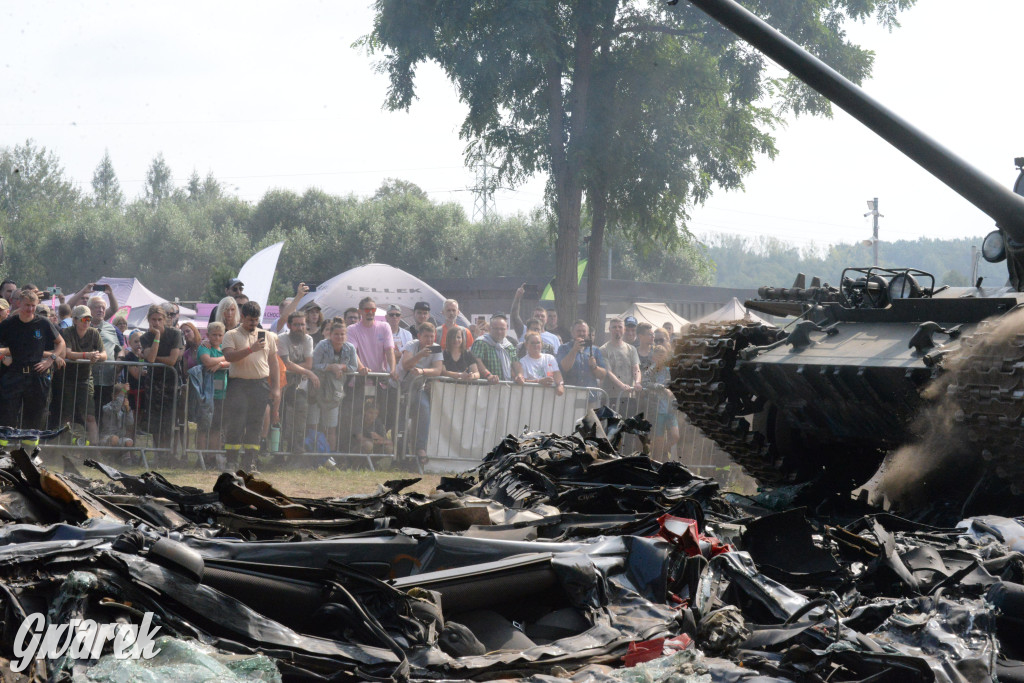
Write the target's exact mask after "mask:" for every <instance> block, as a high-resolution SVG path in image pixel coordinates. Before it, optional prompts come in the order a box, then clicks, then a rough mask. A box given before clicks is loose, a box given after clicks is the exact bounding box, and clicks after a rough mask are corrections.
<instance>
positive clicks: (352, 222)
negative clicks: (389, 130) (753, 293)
mask: <svg viewBox="0 0 1024 683" xmlns="http://www.w3.org/2000/svg"><path fill="white" fill-rule="evenodd" d="M91 189H92V191H91V192H88V191H84V190H82V189H81V188H79V187H77V186H76V185H75V184H74V183H73V182H72V181H70V180H69V179H68V178H67V177H66V175H65V173H64V170H63V168H62V167H61V164H60V161H59V159H58V158H57V156H56V155H55V154H54V153H53V152H50V151H47V150H46V149H45V148H40V147H38V146H36V145H34V144H33V143H32V142H31V141H30V142H27V143H25V144H24V145H17V146H15V147H7V148H5V147H0V235H2V236H3V237H4V239H5V241H6V246H7V255H6V258H5V260H4V263H3V264H2V265H0V272H2V274H3V276H4V277H7V276H11V277H13V278H15V279H16V281H17V282H19V283H25V282H32V283H35V284H36V285H38V286H40V287H43V286H49V285H58V286H60V287H62V288H63V289H64V290H65V291H67V290H69V289H70V288H73V287H80V286H81V285H83V284H84V283H86V282H89V281H90V280H93V279H95V278H98V277H100V276H103V275H108V276H114V277H129V276H134V277H138V278H139V279H141V280H142V281H143V282H144V283H145V284H146V285H147V286H148V287H150V288H151V289H152V290H154V291H156V292H157V293H159V294H162V295H163V296H168V297H173V296H177V297H180V298H181V299H183V300H196V299H199V300H207V301H213V300H216V299H219V298H220V297H221V296H223V281H224V280H226V279H227V278H228V277H230V276H233V275H234V274H235V273H237V272H238V269H239V267H240V266H241V265H242V264H243V263H244V262H245V261H246V259H248V258H249V257H250V256H251V255H252V254H253V253H255V252H256V251H258V250H259V249H262V248H263V247H266V246H269V245H270V244H273V243H275V242H278V241H281V240H284V241H285V246H284V250H283V252H282V254H281V259H280V262H279V265H278V269H277V273H276V277H275V281H274V288H273V290H272V293H271V301H272V302H275V303H276V302H277V301H278V300H279V299H280V298H283V297H284V296H286V295H287V294H289V293H291V292H292V291H293V289H292V287H293V286H294V285H293V283H295V282H298V281H305V282H307V283H309V282H312V283H320V282H323V281H324V280H326V279H328V278H330V277H332V276H334V275H337V274H338V273H340V272H343V271H345V270H347V269H349V268H352V267H355V266H359V265H363V264H366V263H373V262H379V263H387V264H390V265H392V266H395V267H398V268H401V269H403V270H406V271H408V272H410V273H412V274H413V275H416V276H418V277H423V278H430V277H476V276H505V275H522V276H524V277H536V278H545V277H551V276H552V274H553V273H554V248H553V238H552V222H551V219H550V216H549V214H547V213H546V212H545V211H543V210H537V211H535V212H533V213H531V214H528V215H527V214H521V215H517V216H512V217H498V218H494V219H491V220H487V221H481V222H471V221H470V220H469V219H468V218H467V216H466V214H465V211H464V210H463V209H462V207H461V205H459V204H458V203H456V202H450V201H449V202H437V201H434V200H432V199H430V198H429V197H428V196H427V194H426V193H425V192H424V191H423V190H421V189H420V188H419V187H417V186H416V185H414V184H412V183H409V182H406V181H402V180H387V181H385V182H384V183H383V184H382V185H381V187H380V188H379V189H378V190H377V192H376V193H375V194H373V196H370V197H360V196H356V195H354V194H350V195H345V196H339V195H332V194H328V193H326V192H323V191H321V190H319V189H315V188H311V189H308V190H306V191H305V192H303V193H301V194H300V193H296V192H293V191H290V190H282V189H271V190H268V191H267V192H266V193H265V194H264V195H263V197H262V198H261V199H260V200H259V201H258V202H256V203H251V202H247V201H244V200H241V199H239V198H237V197H234V196H232V195H230V194H228V193H227V192H225V191H224V189H223V186H222V184H221V183H220V182H219V181H218V180H217V179H216V178H215V177H214V176H212V175H209V176H207V177H206V178H200V177H199V175H198V174H196V173H193V174H192V175H191V176H190V177H189V178H188V180H187V181H186V182H185V183H184V184H180V185H179V184H176V183H175V182H174V179H173V175H172V173H171V169H170V168H168V166H167V164H166V162H165V161H164V159H163V157H162V155H160V156H157V158H156V159H154V161H153V163H152V165H151V166H150V169H149V172H148V173H147V180H146V185H145V191H144V194H143V196H140V197H137V198H134V199H126V198H125V197H124V196H123V194H122V192H121V189H120V186H119V183H118V181H117V176H116V174H115V172H114V167H113V164H112V162H111V160H110V158H109V156H105V157H104V158H103V160H101V162H100V164H99V165H98V166H97V168H96V173H95V175H94V177H93V182H92V188H91ZM610 243H611V245H612V246H613V249H614V252H613V253H614V267H613V273H614V275H615V277H619V278H626V279H638V280H642V279H652V280H659V281H664V282H679V283H697V284H709V283H710V278H711V267H710V264H709V263H708V262H707V261H706V259H705V257H704V255H703V252H702V251H701V250H700V248H699V247H698V246H696V245H694V244H687V243H685V242H684V243H682V244H680V245H679V246H676V247H674V248H671V249H653V248H650V247H648V248H646V249H641V248H637V247H635V246H634V245H632V244H630V243H628V242H626V241H624V240H621V239H619V240H616V239H611V240H610Z"/></svg>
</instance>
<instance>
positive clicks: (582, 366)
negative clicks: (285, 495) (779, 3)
mask: <svg viewBox="0 0 1024 683" xmlns="http://www.w3.org/2000/svg"><path fill="white" fill-rule="evenodd" d="M244 290H245V285H244V283H242V282H241V281H240V280H238V279H231V280H229V281H228V282H226V283H225V288H224V295H225V296H224V298H223V299H221V300H220V301H219V302H218V303H217V305H216V306H215V307H214V309H213V311H212V312H211V313H210V316H209V321H208V323H207V325H205V328H206V329H205V331H203V330H201V329H200V327H199V326H197V325H196V324H195V323H194V322H191V321H180V322H179V315H180V308H179V306H178V305H177V304H175V303H164V304H157V305H153V306H151V307H150V308H149V309H148V311H147V314H146V323H147V325H146V329H144V330H140V329H135V330H132V329H130V328H129V324H128V320H127V318H126V317H125V316H124V315H119V314H118V313H117V311H118V302H117V299H116V297H115V295H114V293H113V291H112V290H111V288H110V287H109V286H107V285H102V284H100V285H97V284H96V283H88V284H87V285H86V286H85V287H83V288H82V289H81V290H79V291H78V292H76V293H75V294H73V295H72V296H70V297H68V298H67V300H64V298H63V296H62V295H61V294H59V293H58V292H53V291H47V292H46V293H44V292H40V291H39V290H38V288H36V287H34V286H33V285H24V286H21V287H19V286H18V285H17V284H16V283H14V282H12V281H9V280H8V281H4V282H3V284H2V285H0V394H2V398H3V401H0V424H5V425H20V426H22V427H25V428H35V429H41V428H44V427H49V428H51V429H53V428H58V427H60V426H62V425H63V424H66V423H68V422H74V423H77V424H78V425H79V426H80V428H81V433H83V434H84V436H83V437H82V441H81V442H82V443H85V444H93V445H99V446H106V447H121V448H130V447H132V446H133V445H134V444H137V443H138V442H139V434H140V432H141V433H145V434H147V435H148V436H149V437H150V438H151V439H152V444H153V447H155V448H157V449H165V450H172V446H173V445H174V441H175V439H185V438H186V432H187V430H188V429H189V424H188V423H189V422H193V423H195V425H196V426H197V431H196V436H195V445H196V447H197V448H198V450H199V451H200V452H221V451H223V452H224V453H226V454H227V460H228V461H229V462H226V463H225V464H232V465H234V464H239V465H243V466H249V467H253V466H256V464H257V460H256V458H257V456H258V455H260V454H261V453H262V452H263V451H264V450H266V449H267V444H268V437H272V438H271V440H272V441H274V442H275V443H274V448H272V449H271V450H274V451H275V452H281V453H291V454H305V453H316V452H328V453H338V452H340V453H361V454H373V453H382V452H393V448H394V440H395V438H396V437H401V436H404V438H405V439H406V441H405V448H404V449H402V450H403V451H404V452H408V453H409V454H410V455H411V456H412V457H415V458H418V459H419V461H420V462H421V463H422V462H423V461H425V460H426V458H427V432H428V425H429V422H430V402H431V395H430V391H429V383H427V382H425V381H424V380H423V379H421V378H432V377H445V378H449V379H453V380H460V381H473V380H485V381H487V382H488V383H492V384H494V383H498V382H507V383H512V384H519V385H528V384H534V385H538V386H541V387H545V388H550V389H551V390H552V391H553V393H554V394H555V395H556V396H562V395H564V394H565V391H566V386H567V385H569V386H575V387H584V388H589V389H590V390H591V391H590V392H589V393H588V394H586V395H587V397H588V401H589V402H590V403H592V404H596V403H598V402H600V401H604V400H607V401H609V402H610V403H611V405H612V406H613V407H615V408H616V409H617V410H619V411H620V412H622V413H626V414H632V413H635V412H637V410H638V409H646V411H647V416H648V418H649V419H651V418H653V419H652V422H653V424H654V446H653V447H654V450H655V452H656V455H658V454H660V455H666V454H667V453H668V452H669V451H670V449H671V448H672V446H673V445H674V443H675V442H676V441H677V440H678V438H679V426H678V421H677V419H676V417H675V410H674V407H673V402H672V399H671V394H669V392H668V391H667V390H666V389H665V388H664V387H665V386H666V385H667V383H668V370H667V363H668V358H669V356H670V355H671V354H670V351H671V344H672V342H673V338H674V337H673V330H672V329H671V328H670V327H665V328H654V327H652V325H650V324H649V323H638V322H637V321H636V320H635V319H634V318H632V317H627V318H625V320H619V319H612V320H610V321H609V322H608V328H607V337H606V340H605V342H604V344H602V345H598V344H597V343H596V342H595V335H594V333H593V331H592V330H591V329H590V326H589V325H588V324H587V322H585V321H583V320H576V321H574V322H573V323H572V325H571V326H569V328H568V329H564V328H561V327H560V326H559V324H558V318H557V314H556V312H555V311H554V310H552V309H547V308H545V307H544V306H542V305H538V306H536V307H535V308H534V309H533V311H532V313H531V316H530V317H529V318H528V319H526V320H523V319H522V317H521V316H520V312H519V310H520V303H521V301H522V298H523V295H524V288H520V289H519V290H517V291H516V293H515V295H514V297H513V301H512V307H511V309H510V313H509V314H504V313H496V314H493V315H491V316H489V317H486V316H478V317H477V318H476V320H475V321H474V322H472V323H469V324H467V325H463V324H461V323H460V320H462V321H465V320H466V318H465V317H463V316H462V315H461V312H460V309H459V302H458V301H456V300H454V299H447V300H445V301H444V302H443V304H442V306H441V310H440V314H441V315H440V316H439V318H440V319H435V317H434V311H432V310H431V305H430V303H429V302H426V301H419V302H417V303H415V305H414V306H413V307H412V312H411V320H406V321H403V309H402V308H401V307H400V306H398V305H395V304H386V303H384V304H382V305H381V308H383V309H384V310H385V312H384V314H383V316H382V318H383V319H381V317H379V316H378V303H377V301H376V300H375V299H374V298H372V297H364V298H363V299H362V300H360V301H359V302H358V305H357V306H354V307H351V308H349V309H347V310H345V311H344V313H343V314H342V316H339V317H334V318H326V317H325V316H324V315H323V311H322V309H321V308H320V306H319V305H317V304H316V303H313V302H310V303H308V304H307V305H305V306H303V307H302V308H301V309H300V308H299V304H300V302H301V301H302V300H303V298H304V297H305V295H306V294H307V293H308V291H309V290H308V288H307V287H306V286H305V285H304V284H300V285H299V287H298V288H297V290H296V293H295V296H294V297H290V298H288V299H285V300H284V301H282V302H281V306H280V311H281V317H280V318H279V319H278V320H277V321H276V322H275V323H274V324H273V325H272V326H271V329H263V328H262V326H261V320H262V313H263V312H262V310H261V308H260V306H259V304H257V303H256V302H253V301H249V300H248V297H247V296H246V295H245V291H244ZM46 294H50V295H51V296H56V297H58V298H59V299H60V305H59V306H51V305H41V304H40V299H41V297H43V296H45V295H46ZM438 323H439V324H438ZM106 361H120V362H118V363H111V362H106ZM185 384H188V385H189V388H190V391H189V392H182V391H180V389H181V388H182V386H183V385H185ZM183 394H187V395H190V398H189V400H188V403H187V404H185V402H184V401H183V400H182V398H181V397H182V395H183ZM605 394H606V395H607V398H605ZM400 404H401V405H404V406H406V409H405V410H404V411H402V412H401V414H400V411H399V406H400ZM402 417H407V418H408V424H407V425H401V424H399V420H400V419H402ZM278 440H279V441H278ZM314 461H315V460H314Z"/></svg>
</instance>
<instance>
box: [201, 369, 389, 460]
mask: <svg viewBox="0 0 1024 683" xmlns="http://www.w3.org/2000/svg"><path fill="white" fill-rule="evenodd" d="M293 377H294V376H293ZM333 382H334V387H335V388H337V387H339V386H340V387H341V388H342V389H343V396H342V397H341V398H340V399H339V398H337V394H333V395H328V394H329V392H328V391H327V389H326V388H325V387H324V386H323V385H324V384H325V382H324V380H323V379H321V388H320V389H317V388H315V387H314V386H313V384H312V382H311V381H309V380H308V379H307V380H306V382H303V383H300V382H298V381H297V380H296V379H294V378H293V379H292V380H291V381H288V382H285V383H284V384H282V386H281V401H280V403H279V404H278V418H279V419H278V421H277V422H272V421H271V411H270V410H269V409H268V410H267V411H266V414H265V416H264V421H263V424H262V426H261V429H260V435H261V437H262V438H261V454H262V455H263V456H264V457H265V458H269V460H270V462H272V463H275V464H277V465H282V466H283V465H298V466H307V467H316V466H320V465H337V466H341V465H345V464H365V465H366V466H367V467H369V469H371V470H375V469H376V466H377V464H379V463H380V459H387V460H394V459H395V458H397V457H399V455H398V452H397V438H396V435H397V430H396V422H397V419H398V414H399V403H400V396H399V391H398V388H397V387H396V386H394V385H393V383H392V382H391V376H390V375H389V374H387V373H380V372H371V373H367V374H365V375H360V374H358V373H347V374H346V375H344V377H343V378H342V379H334V380H333ZM230 384H231V380H230V379H229V380H228V386H229V387H230ZM183 392H184V394H185V397H186V398H185V400H184V404H185V405H187V406H190V411H189V413H188V420H189V422H190V423H192V424H191V425H190V427H189V428H188V429H187V430H185V434H186V440H185V453H186V455H187V456H189V457H191V456H193V455H194V456H195V457H196V461H197V465H198V466H199V467H202V468H204V469H205V468H206V466H207V461H208V460H210V459H211V458H212V459H213V460H214V461H215V463H216V466H218V467H220V468H223V467H226V466H236V465H237V464H241V463H235V462H233V461H230V462H229V461H228V460H227V458H226V456H227V454H226V453H225V451H224V449H223V443H224V440H223V437H224V432H225V429H224V428H225V422H226V415H225V414H224V410H223V406H220V407H218V406H216V405H215V404H214V403H210V404H207V405H205V407H204V404H202V403H201V402H199V401H190V400H189V399H190V397H191V395H192V394H193V393H195V390H194V388H193V386H192V384H191V383H188V384H186V385H185V386H184V387H183ZM197 405H199V406H200V407H198V408H197V407H196V406H197ZM215 408H217V409H216V410H214V409H215ZM203 411H206V412H207V413H209V412H213V413H214V414H215V415H216V417H217V419H215V418H214V415H210V414H203Z"/></svg>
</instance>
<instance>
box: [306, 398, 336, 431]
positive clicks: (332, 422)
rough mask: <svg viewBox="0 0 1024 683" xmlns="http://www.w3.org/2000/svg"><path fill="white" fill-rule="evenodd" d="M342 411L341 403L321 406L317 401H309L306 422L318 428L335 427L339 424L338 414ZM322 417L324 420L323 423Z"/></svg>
mask: <svg viewBox="0 0 1024 683" xmlns="http://www.w3.org/2000/svg"><path fill="white" fill-rule="evenodd" d="M340 412H341V404H340V403H339V404H338V405H335V406H334V407H333V408H321V407H320V403H319V402H317V401H310V402H309V414H308V415H307V416H306V424H307V425H309V426H311V427H312V426H316V427H317V429H320V430H323V429H333V428H335V427H337V426H338V415H339V414H340ZM321 418H323V422H322V423H321Z"/></svg>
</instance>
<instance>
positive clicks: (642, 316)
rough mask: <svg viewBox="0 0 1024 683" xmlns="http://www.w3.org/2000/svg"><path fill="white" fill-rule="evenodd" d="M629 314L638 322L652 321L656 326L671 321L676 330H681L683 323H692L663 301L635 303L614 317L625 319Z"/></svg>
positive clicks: (662, 325)
mask: <svg viewBox="0 0 1024 683" xmlns="http://www.w3.org/2000/svg"><path fill="white" fill-rule="evenodd" d="M628 316H633V317H634V318H636V321H637V322H640V323H650V324H652V325H654V326H655V327H664V326H665V323H667V322H669V323H672V325H673V327H674V328H675V330H676V331H678V330H681V329H682V328H683V325H689V324H690V321H689V320H687V319H686V318H684V317H683V316H681V315H679V314H678V313H676V312H675V311H673V310H672V309H671V308H669V307H668V305H667V304H662V303H638V304H633V305H632V306H630V307H629V308H627V309H626V310H625V311H623V312H622V313H620V314H618V315H616V316H614V317H616V318H618V319H619V320H625V319H626V318H627V317H628Z"/></svg>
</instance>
